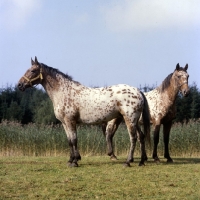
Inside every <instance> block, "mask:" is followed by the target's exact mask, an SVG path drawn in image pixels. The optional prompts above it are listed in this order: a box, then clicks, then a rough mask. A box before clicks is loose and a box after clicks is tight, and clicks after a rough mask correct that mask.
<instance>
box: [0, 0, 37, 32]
mask: <svg viewBox="0 0 200 200" xmlns="http://www.w3.org/2000/svg"><path fill="white" fill-rule="evenodd" d="M40 7H41V1H39V0H27V1H25V0H2V1H1V3H0V10H1V12H0V24H1V26H2V27H4V28H6V29H8V30H18V29H20V28H21V27H23V26H24V25H25V24H26V22H27V21H28V19H29V18H30V17H31V16H32V15H33V14H34V13H35V12H36V11H37V10H38V9H39V8H40Z"/></svg>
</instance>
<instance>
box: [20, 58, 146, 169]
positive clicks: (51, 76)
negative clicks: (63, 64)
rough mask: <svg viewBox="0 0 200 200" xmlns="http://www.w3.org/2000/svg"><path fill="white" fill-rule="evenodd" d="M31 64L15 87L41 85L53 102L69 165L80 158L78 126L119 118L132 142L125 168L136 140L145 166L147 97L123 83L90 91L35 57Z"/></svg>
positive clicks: (72, 164) (23, 87) (128, 163)
mask: <svg viewBox="0 0 200 200" xmlns="http://www.w3.org/2000/svg"><path fill="white" fill-rule="evenodd" d="M31 64H32V66H31V67H30V69H28V70H27V71H26V73H25V74H24V75H23V76H22V77H21V78H20V80H19V83H18V87H19V89H20V90H21V91H24V90H25V89H26V88H29V87H32V86H33V85H36V84H41V85H42V86H43V87H44V89H45V90H46V92H47V94H48V95H49V97H50V99H51V101H52V103H53V107H54V112H55V116H56V118H57V119H59V120H60V121H61V122H62V125H63V127H64V129H65V132H66V134H67V138H68V142H69V147H70V159H69V161H68V165H69V166H72V167H76V166H78V160H80V159H81V156H80V154H79V151H78V145H77V129H76V125H77V124H78V123H85V124H102V123H104V122H107V121H110V120H112V119H114V118H118V117H121V116H122V117H123V118H124V120H125V123H126V125H127V129H128V133H129V136H130V143H131V145H130V151H129V154H128V158H127V160H126V162H125V166H130V162H131V161H132V160H133V153H134V148H135V146H134V145H135V144H134V142H133V141H134V139H135V138H137V137H139V138H140V143H141V161H140V163H139V165H144V161H145V159H146V158H145V142H144V138H145V136H147V138H148V139H149V138H150V119H149V111H148V105H147V101H146V98H145V96H144V95H143V94H142V93H141V92H140V91H139V90H138V89H137V88H133V87H131V86H128V85H123V84H120V85H114V86H110V87H103V88H89V87H85V86H83V85H81V84H80V83H79V82H76V81H74V80H72V78H71V77H70V76H69V75H66V74H64V73H62V72H60V71H59V70H57V69H55V68H52V67H48V66H47V65H45V64H42V63H39V62H38V60H37V58H36V57H35V61H33V60H32V59H31ZM141 114H142V116H143V119H144V133H143V132H142V131H141V129H140V126H139V124H138V120H139V118H140V115H141ZM137 132H138V136H137Z"/></svg>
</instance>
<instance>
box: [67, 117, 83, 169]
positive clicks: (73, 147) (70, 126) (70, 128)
mask: <svg viewBox="0 0 200 200" xmlns="http://www.w3.org/2000/svg"><path fill="white" fill-rule="evenodd" d="M63 127H64V129H65V132H66V134H67V138H68V143H69V147H70V159H69V161H68V164H69V166H71V167H77V166H78V160H81V156H80V154H79V151H78V147H77V134H76V123H73V122H68V121H66V122H65V123H63Z"/></svg>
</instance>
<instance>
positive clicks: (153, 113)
mask: <svg viewBox="0 0 200 200" xmlns="http://www.w3.org/2000/svg"><path fill="white" fill-rule="evenodd" d="M187 69H188V64H186V65H185V67H184V68H183V67H180V65H179V63H178V64H177V65H176V68H175V70H174V72H173V73H171V74H169V75H168V76H167V77H166V78H165V79H164V81H163V82H162V84H161V85H160V86H158V87H157V88H155V89H154V90H152V91H150V92H146V93H144V95H145V96H146V99H147V102H148V106H149V111H150V120H151V124H152V125H153V140H154V146H153V155H152V157H153V159H154V161H156V162H160V159H159V157H158V154H157V147H158V143H159V133H160V127H161V124H163V138H164V157H165V158H166V159H167V162H173V160H172V158H171V157H170V154H169V147H168V146H169V136H170V130H171V126H172V121H173V119H174V118H175V116H176V106H175V101H176V97H177V95H178V93H179V91H180V92H181V93H182V95H183V96H187V95H188V94H189V87H188V78H189V75H188V73H187ZM122 120H123V119H122V118H120V117H119V118H115V119H113V120H111V121H109V122H107V123H103V125H102V130H103V133H104V135H105V136H106V141H107V148H108V155H109V156H110V158H111V159H113V160H115V159H117V157H116V155H115V154H114V152H113V142H112V141H113V136H114V134H115V132H116V130H117V129H118V126H119V124H120V123H121V121H122ZM140 121H141V119H140ZM140 121H139V122H140ZM140 123H141V122H140ZM136 140H137V138H135V140H134V143H135V142H136ZM146 160H147V156H146Z"/></svg>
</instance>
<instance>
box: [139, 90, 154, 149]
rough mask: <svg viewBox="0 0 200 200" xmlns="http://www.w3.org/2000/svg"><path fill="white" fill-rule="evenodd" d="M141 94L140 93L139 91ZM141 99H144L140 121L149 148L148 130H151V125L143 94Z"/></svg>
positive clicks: (147, 106) (149, 137)
mask: <svg viewBox="0 0 200 200" xmlns="http://www.w3.org/2000/svg"><path fill="white" fill-rule="evenodd" d="M140 92H141V91H140ZM141 94H142V96H143V99H144V107H143V111H142V121H143V125H144V135H145V138H146V139H147V141H148V143H149V145H150V147H151V136H150V129H151V124H150V113H149V105H148V102H147V99H146V97H145V95H144V94H143V92H141Z"/></svg>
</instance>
